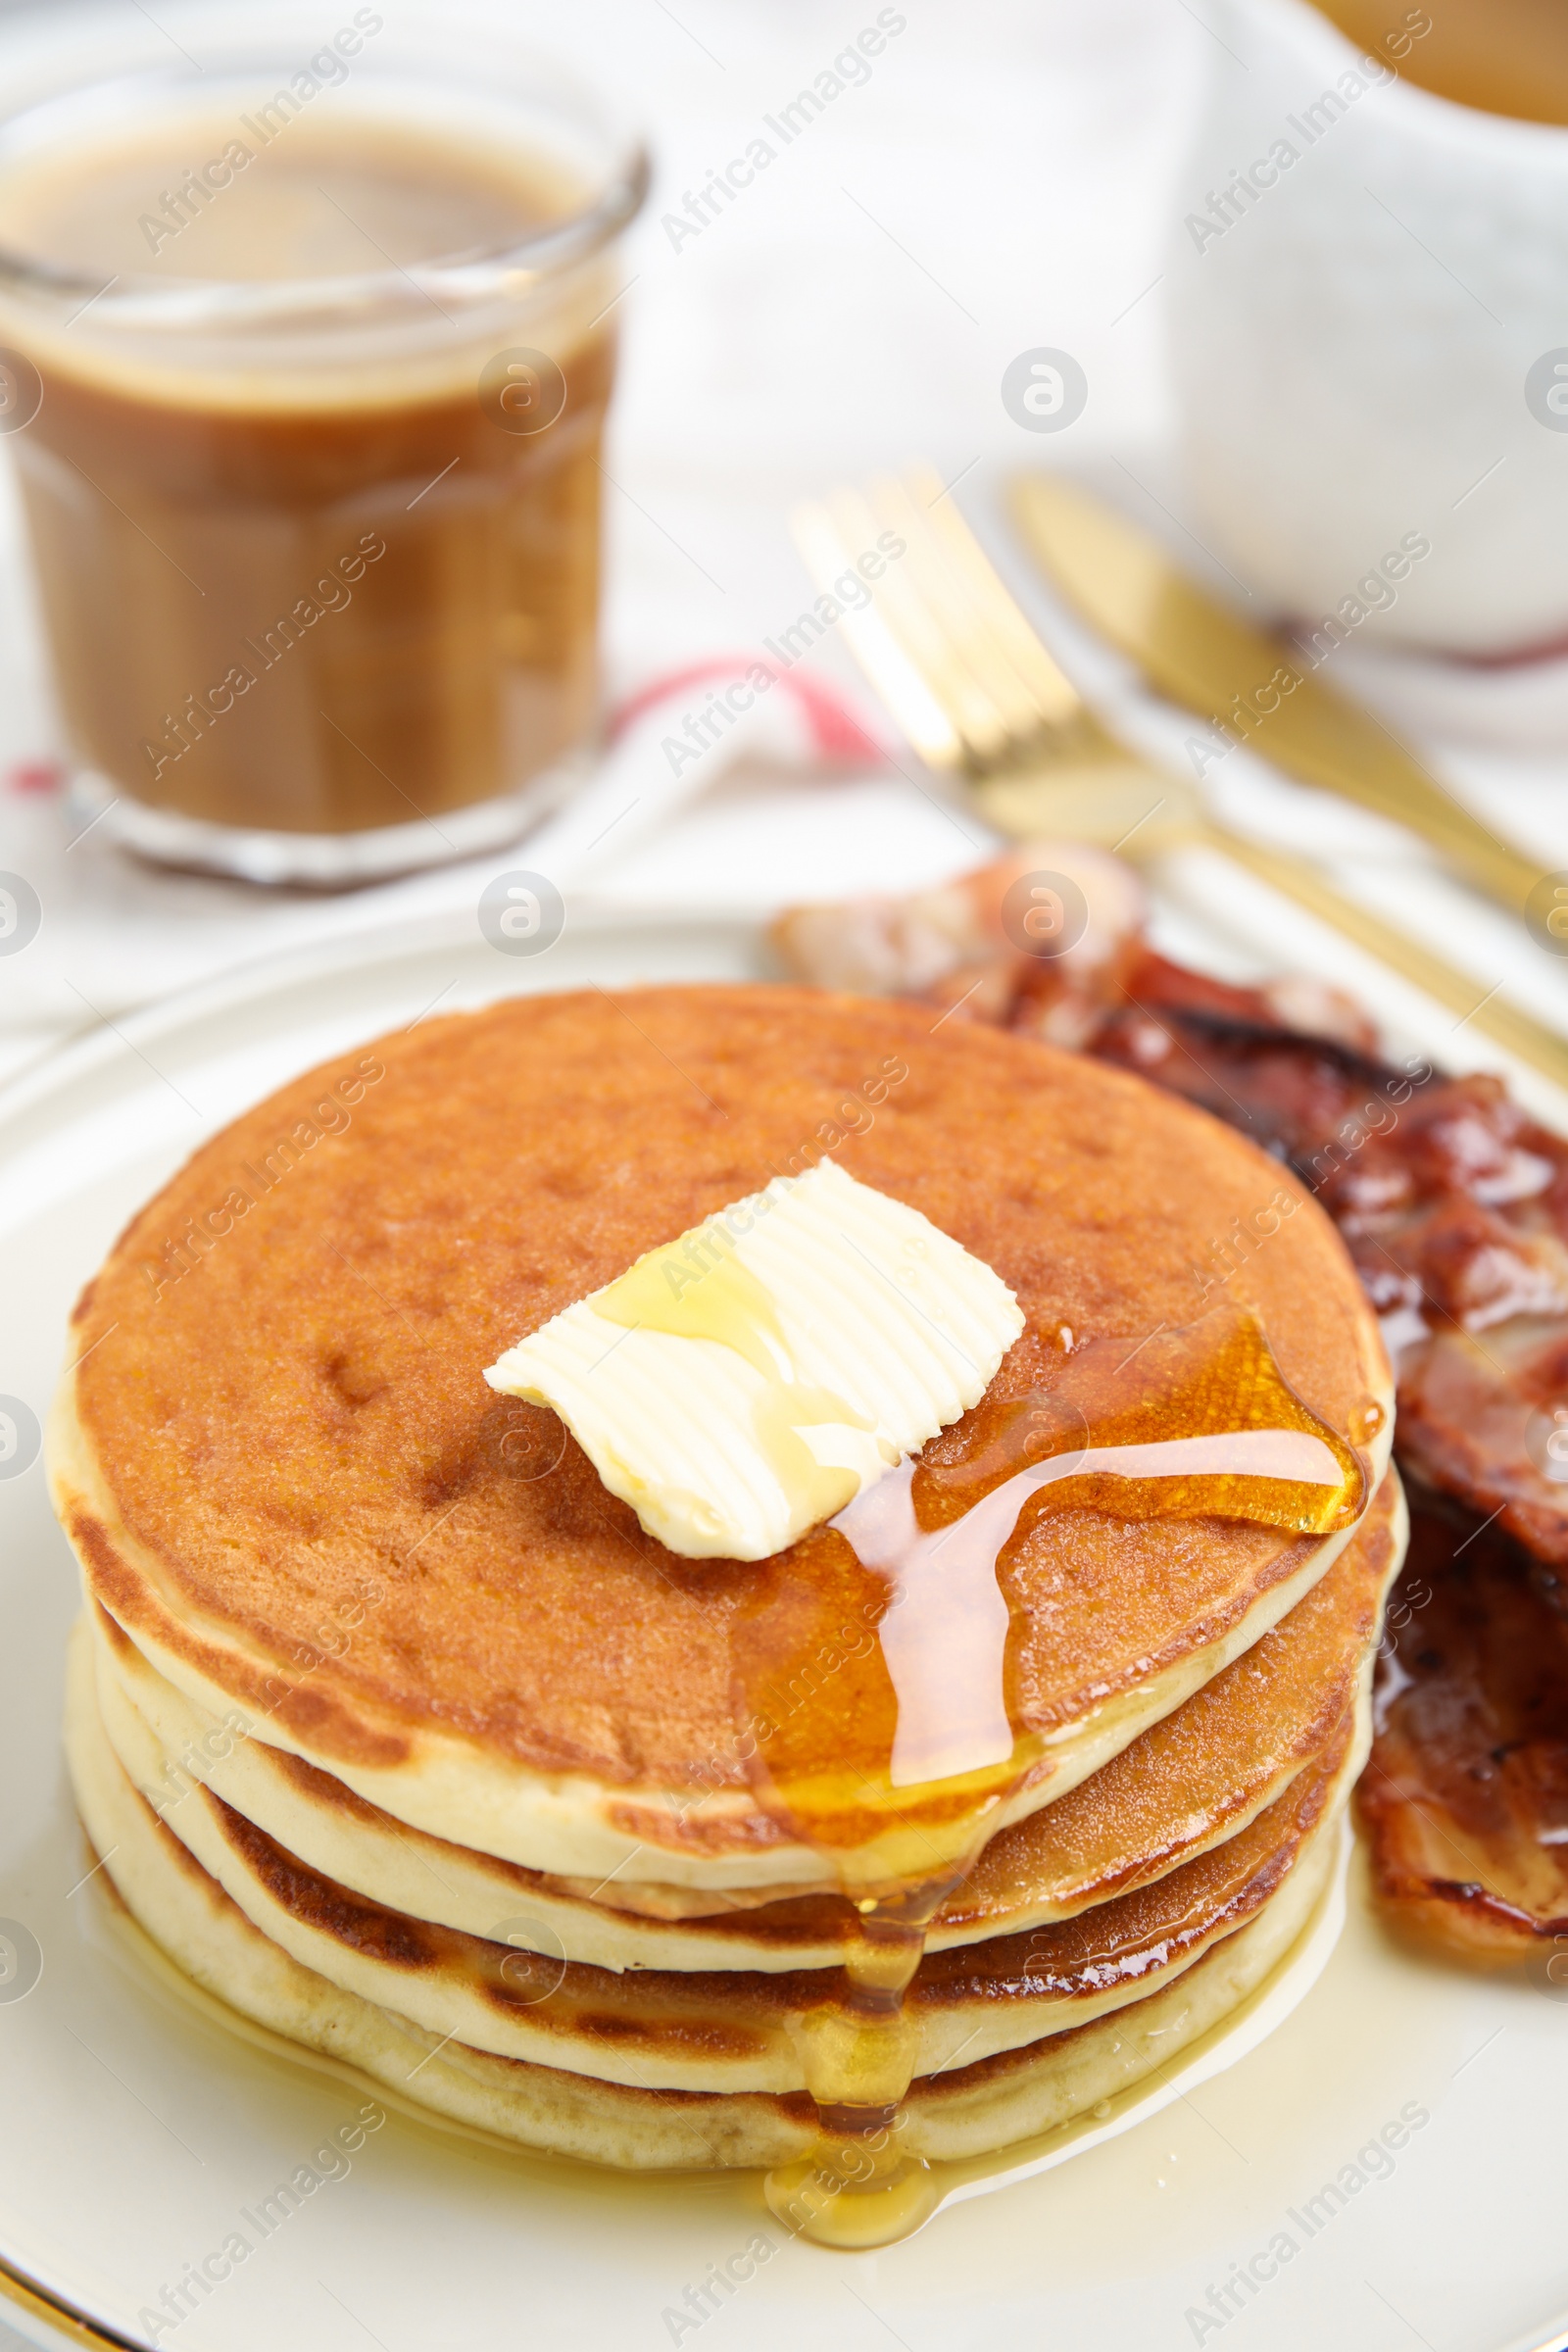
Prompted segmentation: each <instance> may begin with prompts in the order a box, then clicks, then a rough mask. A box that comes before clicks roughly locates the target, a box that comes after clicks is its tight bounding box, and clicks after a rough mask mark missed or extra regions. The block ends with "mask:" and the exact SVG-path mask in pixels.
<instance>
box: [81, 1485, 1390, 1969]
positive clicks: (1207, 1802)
mask: <svg viewBox="0 0 1568 2352" xmlns="http://www.w3.org/2000/svg"><path fill="white" fill-rule="evenodd" d="M1403 1543H1404V1510H1403V1499H1402V1495H1401V1494H1400V1491H1399V1484H1398V1479H1397V1474H1396V1473H1395V1472H1394V1471H1392V1470H1391V1471H1390V1472H1389V1474H1388V1476H1387V1477H1386V1478H1385V1480H1384V1482H1383V1485H1382V1487H1381V1488H1380V1489H1379V1492H1378V1495H1377V1496H1376V1497H1375V1498H1374V1501H1373V1503H1372V1505H1371V1507H1370V1508H1369V1510H1368V1512H1367V1514H1366V1516H1365V1518H1364V1519H1363V1521H1362V1523H1361V1525H1360V1526H1359V1527H1358V1528H1357V1530H1356V1532H1355V1537H1354V1540H1353V1541H1352V1542H1351V1543H1350V1544H1348V1547H1347V1548H1346V1550H1345V1551H1344V1552H1343V1553H1342V1554H1341V1556H1340V1557H1339V1559H1338V1560H1336V1561H1335V1563H1334V1565H1333V1567H1332V1568H1330V1570H1329V1571H1328V1573H1327V1574H1326V1575H1325V1576H1324V1577H1323V1578H1322V1579H1321V1580H1320V1581H1319V1583H1318V1584H1317V1585H1315V1586H1314V1587H1313V1589H1312V1590H1311V1592H1310V1593H1307V1594H1306V1595H1305V1596H1304V1598H1302V1599H1301V1600H1299V1601H1298V1603H1297V1605H1296V1607H1295V1608H1294V1609H1293V1610H1292V1611H1291V1612H1290V1614H1289V1616H1287V1617H1286V1618H1284V1619H1283V1620H1282V1621H1281V1623H1280V1624H1279V1625H1278V1626H1276V1627H1275V1628H1274V1630H1273V1631H1272V1632H1271V1633H1268V1634H1265V1635H1264V1636H1263V1638H1262V1640H1261V1641H1259V1642H1256V1643H1255V1644H1254V1646H1253V1647H1252V1648H1251V1649H1250V1650H1249V1651H1248V1652H1247V1653H1246V1655H1245V1656H1244V1657H1242V1658H1240V1659H1238V1660H1237V1662H1236V1663H1235V1664H1234V1665H1232V1666H1230V1667H1227V1668H1226V1669H1225V1671H1224V1672H1223V1673H1222V1674H1220V1675H1218V1676H1216V1677H1215V1678H1214V1680H1213V1681H1212V1682H1210V1683H1209V1684H1207V1685H1206V1686H1205V1687H1204V1689H1203V1690H1202V1691H1198V1692H1196V1693H1195V1694H1194V1695H1193V1696H1192V1697H1191V1698H1189V1699H1187V1700H1186V1701H1185V1702H1184V1703H1183V1705H1181V1706H1180V1707H1178V1708H1177V1709H1176V1710H1175V1711H1174V1712H1173V1713H1172V1714H1170V1715H1168V1716H1166V1717H1165V1718H1164V1719H1163V1720H1162V1721H1161V1722H1160V1723H1158V1724H1156V1725H1154V1726H1153V1727H1152V1729H1151V1730H1150V1731H1148V1732H1145V1733H1144V1734H1143V1735H1142V1736H1141V1737H1140V1738H1139V1739H1138V1740H1134V1741H1133V1743H1132V1744H1131V1746H1129V1747H1127V1748H1125V1749H1124V1750H1123V1751H1122V1753H1121V1754H1120V1755H1119V1756H1117V1757H1116V1758H1115V1759H1114V1760H1113V1761H1112V1762H1111V1763H1109V1764H1107V1765H1106V1766H1105V1767H1104V1769H1103V1771H1102V1772H1099V1773H1097V1774H1096V1775H1095V1776H1094V1777H1093V1778H1092V1779H1091V1780H1088V1781H1086V1782H1084V1783H1082V1784H1081V1786H1080V1787H1079V1788H1077V1789H1074V1790H1073V1791H1072V1792H1071V1793H1070V1794H1069V1795H1067V1796H1064V1797H1061V1798H1060V1799H1058V1801H1057V1802H1056V1803H1055V1804H1054V1805H1049V1806H1045V1807H1043V1808H1041V1810H1039V1811H1038V1812H1036V1813H1033V1814H1031V1815H1030V1816H1029V1818H1028V1819H1027V1820H1025V1821H1023V1822H1020V1823H1018V1824H1017V1825H1016V1826H1015V1827H1014V1828H1012V1829H1010V1830H1005V1831H1004V1832H1003V1833H1002V1834H1001V1835H1000V1836H999V1837H997V1838H993V1839H992V1840H991V1842H990V1843H989V1844H988V1845H987V1847H986V1849H985V1851H984V1853H983V1854H982V1855H981V1858H980V1860H979V1862H978V1864H977V1865H976V1867H975V1870H974V1871H973V1873H972V1874H971V1876H970V1877H969V1878H968V1879H967V1880H966V1881H965V1882H964V1884H963V1885H962V1886H961V1887H959V1888H958V1889H957V1890H956V1892H955V1893H954V1894H953V1895H951V1896H950V1897H949V1899H948V1901H947V1902H946V1903H945V1904H944V1905H943V1907H942V1909H941V1910H940V1911H939V1912H938V1914H937V1916H936V1919H935V1922H934V1924H933V1926H932V1928H931V1930H930V1932H929V1934H928V1936H927V1939H926V1940H927V1949H928V1950H929V1951H939V1950H946V1949H948V1948H950V1947H954V1946H956V1945H960V1944H969V1943H975V1942H978V1941H980V1940H981V1939H982V1938H984V1937H986V1936H995V1935H998V1934H1000V1933H1003V1932H1008V1933H1016V1932H1018V1931H1020V1930H1023V1929H1027V1928H1032V1927H1036V1926H1041V1925H1044V1924H1046V1923H1048V1922H1050V1921H1054V1920H1059V1919H1066V1918H1070V1917H1072V1916H1073V1915H1074V1914H1076V1913H1078V1912H1081V1911H1084V1910H1086V1909H1088V1908H1089V1907H1090V1906H1091V1905H1092V1904H1096V1903H1102V1902H1103V1901H1105V1900H1106V1898H1107V1897H1108V1896H1110V1895H1113V1894H1119V1893H1123V1892H1126V1891H1129V1890H1131V1889H1132V1888H1134V1887H1139V1886H1142V1885H1145V1884H1148V1883H1150V1882H1152V1880H1154V1879H1157V1878H1161V1877H1163V1876H1164V1875H1165V1874H1166V1873H1167V1872H1169V1871H1172V1870H1174V1869H1176V1868H1177V1867H1178V1866H1179V1865H1180V1864H1181V1863H1183V1862H1186V1861H1188V1860H1191V1859H1192V1858H1193V1857H1194V1856H1195V1855H1197V1854H1200V1853H1202V1852H1204V1851H1206V1850H1207V1849H1208V1848H1209V1847H1210V1846H1212V1845H1214V1844H1217V1843H1218V1842H1219V1841H1220V1840H1221V1839H1223V1838H1228V1837H1231V1836H1234V1835H1235V1834H1236V1832H1238V1831H1239V1830H1242V1829H1245V1828H1246V1827H1247V1826H1248V1825H1249V1824H1250V1822H1251V1821H1252V1820H1254V1819H1255V1818H1256V1816H1257V1814H1258V1813H1259V1812H1261V1811H1262V1810H1263V1809H1264V1808H1265V1807H1266V1806H1269V1805H1272V1804H1273V1803H1274V1802H1275V1800H1276V1799H1277V1798H1278V1797H1279V1796H1281V1795H1282V1794H1283V1793H1284V1791H1285V1789H1287V1788H1288V1787H1289V1786H1290V1785H1291V1784H1292V1782H1293V1781H1294V1780H1295V1779H1296V1777H1297V1776H1298V1775H1299V1773H1300V1772H1301V1771H1302V1770H1303V1769H1305V1768H1307V1767H1308V1766H1310V1765H1311V1764H1313V1763H1314V1762H1316V1761H1317V1760H1318V1759H1319V1758H1320V1757H1321V1755H1322V1754H1323V1751H1324V1749H1325V1747H1326V1746H1327V1744H1328V1742H1329V1741H1330V1740H1331V1739H1332V1738H1333V1737H1334V1735H1335V1734H1336V1732H1337V1731H1338V1729H1339V1725H1340V1722H1341V1719H1342V1717H1343V1716H1344V1713H1345V1710H1346V1708H1347V1706H1348V1703H1349V1701H1350V1699H1351V1697H1352V1696H1353V1694H1354V1692H1355V1691H1356V1689H1357V1687H1358V1685H1359V1684H1360V1683H1361V1682H1362V1681H1364V1678H1365V1674H1366V1672H1367V1670H1368V1668H1369V1666H1370V1663H1371V1658H1372V1651H1373V1645H1374V1642H1375V1641H1376V1636H1377V1629H1378V1626H1379V1623H1380V1620H1381V1604H1382V1599H1383V1594H1384V1593H1385V1591H1386V1589H1387V1586H1388V1584H1389V1581H1390V1579H1391V1578H1392V1576H1393V1575H1394V1574H1395V1572H1396V1570H1397V1565H1398V1560H1399V1557H1400V1555H1401V1553H1402V1550H1403ZM91 1623H92V1629H93V1635H94V1642H93V1647H94V1652H95V1659H96V1667H97V1693H98V1705H99V1711H100V1713H101V1715H102V1717H103V1720H104V1725H105V1729H106V1730H107V1731H108V1733H109V1737H110V1740H111V1741H112V1743H113V1745H114V1747H115V1750H116V1753H117V1755H118V1756H119V1758H120V1760H121V1762H122V1764H123V1767H124V1768H125V1770H126V1771H127V1772H128V1773H129V1774H130V1777H131V1779H132V1780H133V1781H134V1782H135V1784H136V1786H137V1787H138V1788H139V1789H142V1790H143V1792H144V1793H146V1794H147V1795H148V1796H149V1798H150V1800H151V1802H152V1803H153V1804H154V1806H155V1808H156V1809H157V1810H158V1811H159V1812H160V1813H162V1814H164V1815H165V1816H166V1817H167V1818H168V1819H170V1821H171V1823H172V1826H173V1827H174V1828H175V1829H176V1831H177V1830H178V1827H179V1820H178V1817H179V1813H180V1811H181V1809H182V1808H183V1806H184V1804H185V1803H186V1802H187V1801H188V1794H187V1792H188V1791H189V1789H190V1788H191V1784H192V1782H193V1781H199V1782H201V1783H203V1784H205V1786H207V1787H208V1788H209V1789H212V1790H213V1791H214V1792H215V1793H216V1794H217V1795H218V1796H219V1797H221V1799H222V1800H223V1802H224V1803H225V1804H226V1805H228V1806H230V1807H231V1808H233V1809H234V1810H235V1811H236V1812H238V1813H239V1814H241V1815H243V1816H244V1817H245V1818H246V1819H247V1820H248V1821H250V1822H251V1823H253V1824H254V1825H255V1826H256V1827H257V1828H258V1829H260V1830H262V1831H264V1832H265V1833H266V1834H267V1836H268V1837H269V1838H271V1839H272V1840H273V1841H274V1842H275V1843H277V1844H279V1845H281V1846H283V1847H285V1848H286V1849H287V1850H288V1851H289V1852H291V1853H292V1854H294V1855H296V1856H298V1857H299V1858H300V1859H301V1860H302V1861H304V1862H305V1863H306V1864H307V1865H308V1867H309V1868H310V1869H311V1870H312V1871H314V1872H316V1873H318V1874H319V1875H320V1876H322V1877H324V1878H327V1879H332V1880H336V1881H337V1882H338V1883H339V1884H340V1885H342V1886H343V1887H347V1888H349V1889H351V1890H352V1891H353V1892H355V1893H358V1894H363V1895H368V1896H369V1897H371V1898H372V1899H373V1900H374V1901H376V1902H378V1903H380V1904H383V1905H385V1906H386V1907H387V1908H388V1909H390V1910H394V1911H402V1912H406V1913H409V1914H410V1915H412V1916H414V1917H415V1918H417V1919H422V1920H429V1921H433V1922H435V1923H437V1924H440V1925H444V1926H447V1927H453V1928H457V1929H461V1930H464V1931H466V1933H468V1934H469V1935H473V1936H491V1937H493V1936H495V1935H496V1933H497V1930H498V1927H499V1925H500V1924H501V1923H502V1922H504V1921H511V1922H514V1923H515V1926H514V1928H513V1930H512V1932H511V1934H512V1939H514V1940H516V1941H519V1942H521V1943H525V1944H526V1943H529V1942H530V1941H531V1942H532V1944H533V1946H534V1948H536V1949H544V1950H548V1951H550V1952H552V1953H555V1954H558V1955H559V1956H561V1957H564V1958H565V1959H568V1960H573V1961H583V1962H586V1963H588V1964H590V1965H593V1966H598V1967H604V1968H610V1969H614V1970H620V1969H639V1968H642V1969H646V1968H653V1969H700V1970H708V1971H712V1970H719V1969H726V1968H738V1969H747V1970H766V1971H771V1970H785V1969H811V1968H826V1967H831V1966H833V1965H835V1964H836V1963H837V1962H838V1961H839V1960H840V1959H841V1958H842V1956H843V1952H844V1949H845V1947H846V1945H847V1943H848V1942H849V1941H850V1940H851V1939H852V1938H853V1937H854V1936H855V1934H856V1924H855V1915H854V1914H853V1912H852V1911H851V1910H850V1908H849V1906H848V1905H847V1904H846V1903H845V1902H844V1901H843V1900H842V1899H841V1898H839V1897H821V1896H807V1897H796V1898H792V1899H786V1900H784V1901H775V1902H770V1903H767V1904H764V1905H761V1906H758V1907H755V1908H751V1907H749V1908H746V1909H743V1910H739V1911H734V1912H730V1913H728V1914H727V1915H726V1914H723V1913H720V1914H717V1915H709V1916H706V1917H703V1916H687V1917H684V1918H681V1919H676V1920H671V1919H660V1918H656V1917H649V1916H646V1915H641V1914H628V1913H627V1912H626V1910H625V1909H624V1908H623V1906H624V1905H625V1903H626V1902H627V1901H628V1900H629V1899H632V1898H633V1897H634V1896H635V1894H636V1893H637V1891H638V1890H636V1889H635V1888H633V1887H628V1884H627V1881H626V1879H625V1878H624V1877H622V1878H619V1879H616V1880H613V1881H612V1882H611V1884H610V1885H609V1887H603V1888H599V1889H595V1890H594V1892H595V1896H596V1897H597V1899H592V1900H590V1899H588V1897H587V1895H586V1894H585V1893H581V1892H579V1893H576V1894H573V1893H571V1892H569V1891H567V1890H565V1889H564V1888H563V1887H561V1886H560V1885H559V1884H558V1883H556V1882H552V1881H548V1880H545V1879H543V1878H541V1877H540V1875H539V1874H537V1873H533V1872H528V1871H524V1870H521V1869H519V1868H518V1867H517V1866H516V1865H515V1864H510V1863H505V1862H499V1861H496V1860H494V1859H492V1858H491V1857H489V1856H487V1855H484V1854H479V1853H476V1852H474V1851H473V1850H472V1849H471V1848H468V1847H459V1846H455V1845H452V1844H450V1843H446V1842H443V1841H441V1840H438V1839H434V1838H426V1837H425V1836H424V1835H423V1834H422V1833H421V1832H419V1831H415V1830H409V1829H405V1828H403V1827H402V1826H401V1825H400V1824H398V1823H397V1822H395V1821H394V1820H393V1819H392V1818H391V1817H390V1816H389V1815H387V1814H384V1813H381V1812H379V1811H377V1809H376V1808H375V1807H373V1806H370V1805H368V1804H367V1803H366V1802H365V1800H364V1799H363V1798H361V1797H357V1796H356V1795H354V1793H353V1792H352V1790H350V1789H347V1788H345V1787H344V1785H343V1783H342V1782H341V1781H337V1780H334V1779H332V1778H331V1777H330V1776H328V1775H326V1774H324V1773H320V1772H318V1771H317V1770H316V1768H315V1767H314V1766H312V1765H308V1764H305V1763H303V1762H301V1761H300V1759H299V1758H297V1757H295V1756H292V1755H289V1754H288V1753H286V1752H285V1751H283V1750H281V1749H277V1748H271V1747H269V1746H267V1745H266V1744H265V1743H264V1742H263V1741H261V1740H236V1739H235V1738H234V1736H233V1734H232V1733H231V1732H230V1731H228V1730H226V1729H225V1728H224V1727H223V1726H222V1725H221V1723H219V1722H217V1721H216V1720H215V1719H214V1718H212V1717H211V1716H207V1715H204V1714H203V1713H202V1712H200V1711H199V1710H198V1709H196V1708H195V1707H194V1706H193V1705H192V1704H191V1702H190V1701H189V1700H188V1699H186V1698H185V1697H184V1696H183V1694H182V1693H181V1692H179V1691H176V1690H175V1689H174V1687H173V1686H172V1684H170V1683H167V1682H165V1681H164V1680H163V1678H162V1677H161V1676H159V1675H158V1674H157V1673H156V1672H155V1671H154V1669H153V1668H152V1667H151V1666H150V1665H149V1663H148V1662H147V1660H146V1659H145V1658H144V1657H143V1656H142V1653H141V1652H140V1650H138V1649H137V1648H136V1646H135V1644H134V1643H133V1642H131V1641H130V1639H129V1637H128V1636H127V1635H125V1634H124V1633H123V1631H122V1630H121V1628H120V1627H119V1626H118V1625H116V1623H115V1621H114V1620H113V1619H112V1618H110V1617H108V1616H106V1615H105V1614H104V1612H103V1611H101V1610H99V1611H97V1612H96V1613H95V1615H94V1617H93V1619H92V1620H91ZM641 1891H642V1892H643V1894H644V1895H645V1896H655V1895H657V1894H658V1892H659V1891H660V1890H658V1889H655V1888H646V1889H643V1890H641ZM665 1891H666V1893H667V1892H673V1891H674V1890H665ZM688 1899H689V1898H688ZM612 1906H613V1907H612Z"/></svg>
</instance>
